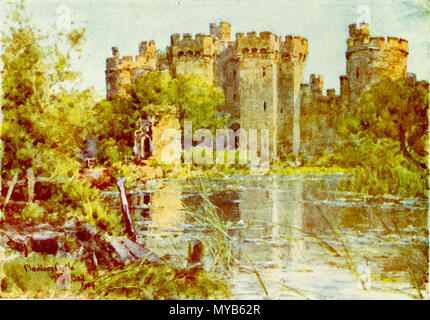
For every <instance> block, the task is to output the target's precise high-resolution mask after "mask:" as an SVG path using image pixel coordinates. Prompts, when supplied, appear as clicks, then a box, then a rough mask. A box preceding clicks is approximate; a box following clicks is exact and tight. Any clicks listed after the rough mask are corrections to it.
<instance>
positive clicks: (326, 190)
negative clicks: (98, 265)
mask: <svg viewBox="0 0 430 320" xmlns="http://www.w3.org/2000/svg"><path fill="white" fill-rule="evenodd" d="M344 179H347V176H344V175H340V174H339V175H290V176H236V177H231V178H224V179H213V178H205V179H198V178H195V179H169V180H158V181H152V182H151V181H150V182H148V183H147V184H146V185H145V186H142V187H141V188H137V189H135V190H133V191H132V192H131V196H130V199H129V201H130V207H131V208H132V212H133V214H134V216H135V220H136V229H137V233H138V241H140V242H142V243H145V244H146V246H147V248H148V249H150V250H152V251H153V252H155V253H157V254H158V255H160V256H163V255H166V254H168V255H169V256H170V263H171V264H172V265H176V266H180V267H184V266H185V259H184V257H186V255H187V246H188V243H189V241H191V240H193V239H199V240H201V241H203V243H204V244H205V246H206V254H205V257H204V259H203V263H204V266H205V268H206V269H208V270H210V269H213V270H216V271H217V272H220V273H223V274H224V275H225V278H226V279H227V280H228V282H229V283H230V284H231V291H232V294H233V295H234V298H237V299H265V298H267V297H266V294H265V290H264V288H263V287H265V289H266V290H267V295H268V298H270V299H414V298H417V295H418V293H417V291H416V289H415V287H414V286H413V284H412V283H411V281H413V279H415V280H414V281H417V279H419V277H420V268H422V267H423V268H426V267H427V259H428V256H427V257H426V256H425V252H424V251H423V250H422V248H423V247H424V248H425V244H426V243H428V232H427V221H428V215H427V211H428V204H427V202H426V201H420V200H410V199H409V200H405V199H398V198H393V197H387V198H383V197H378V198H374V197H369V196H364V195H359V194H352V193H345V192H339V191H338V188H337V185H338V184H339V183H341V182H342V180H344ZM196 185H198V186H204V189H201V188H197V189H196ZM107 195H108V198H111V199H112V200H113V203H114V205H118V204H119V203H118V201H119V200H117V199H116V197H115V195H114V194H109V193H108V194H107ZM208 201H209V203H212V204H214V205H215V206H216V207H217V208H218V209H217V210H218V214H219V217H220V220H221V221H222V224H223V227H224V229H225V230H226V232H227V234H228V239H227V238H226V242H227V246H228V247H229V248H230V254H231V256H230V258H225V261H227V262H228V265H224V266H223V265H221V266H220V265H218V266H214V258H213V257H217V253H216V252H214V250H215V251H216V250H217V249H219V247H217V244H216V243H215V242H216V241H218V240H219V239H218V240H216V239H215V238H214V236H213V234H211V232H210V231H209V230H208V228H207V227H205V226H204V225H202V224H201V223H199V222H196V220H195V219H192V216H191V217H190V215H189V212H197V211H199V210H203V212H204V210H206V209H207V208H206V207H204V205H205V204H207V203H208ZM427 248H428V247H427ZM211 251H212V254H210V252H211ZM223 254H225V253H223ZM219 255H221V253H219ZM217 259H218V261H222V259H221V258H220V257H219V256H218V257H217ZM366 263H367V266H368V270H369V272H370V280H369V288H368V289H367V290H364V289H363V288H362V287H360V285H359V284H358V282H357V276H359V275H360V272H363V271H362V270H363V266H366ZM255 271H256V272H257V274H258V276H259V277H260V279H261V282H262V283H263V284H264V285H262V284H261V283H260V281H259V280H258V277H257V275H256V272H255ZM355 271H357V273H355ZM425 292H426V291H425V290H422V294H423V295H425V294H426V293H425Z"/></svg>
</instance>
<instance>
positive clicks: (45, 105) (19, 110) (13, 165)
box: [1, 3, 123, 234]
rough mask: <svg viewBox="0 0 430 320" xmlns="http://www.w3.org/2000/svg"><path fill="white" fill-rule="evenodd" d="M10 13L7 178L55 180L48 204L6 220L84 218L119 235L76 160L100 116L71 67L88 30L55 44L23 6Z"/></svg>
mask: <svg viewBox="0 0 430 320" xmlns="http://www.w3.org/2000/svg"><path fill="white" fill-rule="evenodd" d="M5 9H7V10H9V11H10V14H9V17H11V18H10V20H8V21H6V28H5V29H4V32H3V34H2V36H3V38H2V49H3V54H2V57H1V58H2V60H3V63H4V69H3V70H2V97H1V99H2V112H3V115H4V121H3V125H2V131H1V138H2V140H3V142H4V156H3V159H2V168H1V169H2V177H5V178H6V179H10V177H11V175H12V172H14V171H15V170H18V171H19V172H20V173H21V177H23V175H24V173H25V171H26V169H28V168H30V167H33V168H34V171H35V175H36V176H37V177H40V176H42V177H46V178H50V181H51V182H50V187H49V189H50V191H49V193H50V196H51V197H50V198H49V199H47V200H44V201H41V202H40V204H39V205H31V206H29V207H26V208H25V209H24V210H23V211H22V212H17V210H16V208H11V209H9V210H6V212H5V216H6V217H7V218H10V219H20V220H24V221H28V222H33V223H56V224H62V223H64V221H65V220H67V219H68V218H70V217H79V218H80V219H82V220H84V221H88V222H89V223H91V224H93V225H94V226H97V227H99V228H101V229H103V230H106V231H108V232H110V233H114V234H121V233H122V232H123V227H122V225H121V223H120V222H121V216H120V215H118V214H117V213H115V212H112V211H110V210H109V209H107V208H106V207H105V205H104V204H103V203H102V202H100V200H99V198H100V194H99V191H98V190H96V189H94V188H91V186H90V183H89V182H85V181H82V180H79V176H80V173H79V169H80V166H81V165H80V163H79V162H78V161H77V153H78V151H79V149H80V148H81V147H82V146H83V141H84V139H85V138H86V137H87V136H88V134H90V133H93V132H92V131H91V130H90V129H91V128H92V125H91V121H93V120H92V119H93V118H94V115H95V112H96V109H95V108H93V107H92V106H93V104H94V100H95V94H94V92H93V91H92V90H89V89H86V90H80V89H77V88H76V85H77V83H78V80H79V76H80V75H79V74H78V73H76V72H74V71H73V70H72V68H71V65H70V56H71V55H72V54H73V53H74V52H75V51H77V50H79V46H80V45H81V44H82V42H83V41H84V39H85V30H84V29H75V30H72V31H71V32H70V33H69V34H67V35H64V34H59V35H58V38H56V35H50V34H44V33H42V32H41V31H39V30H37V29H36V28H35V27H34V26H33V25H32V22H31V19H30V18H29V17H28V16H26V14H25V11H24V5H23V4H22V3H17V4H15V6H13V5H12V6H11V7H7V8H5ZM61 39H64V40H61ZM62 41H63V42H64V43H62ZM51 42H54V44H52V45H51V44H50V43H51ZM60 47H64V48H65V49H63V50H60ZM63 51H66V52H63ZM110 123H115V121H112V122H110ZM108 143H109V140H108ZM107 152H109V156H110V157H111V158H114V155H115V154H117V153H118V151H117V150H116V149H115V146H113V145H112V144H111V145H110V148H107ZM117 159H119V156H118V155H117ZM23 178H24V177H23Z"/></svg>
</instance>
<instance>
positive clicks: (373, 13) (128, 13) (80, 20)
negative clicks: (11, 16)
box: [26, 0, 430, 96]
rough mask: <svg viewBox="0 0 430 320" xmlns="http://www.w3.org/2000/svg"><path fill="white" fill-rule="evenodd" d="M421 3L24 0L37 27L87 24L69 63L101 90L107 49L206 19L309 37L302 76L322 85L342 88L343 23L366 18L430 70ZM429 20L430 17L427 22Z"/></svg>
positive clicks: (414, 64) (197, 28)
mask: <svg viewBox="0 0 430 320" xmlns="http://www.w3.org/2000/svg"><path fill="white" fill-rule="evenodd" d="M419 1H429V0H416V1H415V0H369V1H367V0H128V1H127V0H68V1H65V0H26V7H27V11H28V12H29V13H30V14H31V15H32V16H33V21H34V22H35V23H36V24H37V25H38V26H40V27H41V28H42V29H45V30H51V31H56V29H57V30H58V28H67V25H68V22H67V21H71V23H72V25H71V26H72V27H84V28H86V39H87V40H86V42H85V44H84V45H83V47H82V49H83V50H82V52H80V53H79V57H80V58H79V57H78V56H75V57H74V59H73V66H74V68H75V69H76V70H78V71H81V72H82V73H83V74H82V76H83V83H84V85H85V86H89V87H94V88H95V89H96V91H97V92H98V93H99V94H100V95H101V96H104V95H105V75H104V71H105V64H106V58H107V57H110V56H111V47H112V46H116V47H118V48H119V52H120V55H121V56H123V55H133V56H135V55H136V54H137V50H138V43H139V42H140V41H142V40H155V43H156V46H157V49H162V50H164V49H165V47H166V46H167V45H168V44H169V42H170V35H171V34H173V33H180V34H183V33H192V34H195V33H209V23H211V22H216V23H219V22H220V21H228V22H230V23H231V24H232V39H233V40H234V39H235V33H236V32H245V33H246V32H250V31H257V32H260V31H266V30H267V31H271V32H274V33H276V34H279V35H281V36H285V35H287V34H294V35H300V36H304V37H306V38H307V39H308V41H309V56H308V61H307V64H306V68H305V75H304V79H303V81H304V82H308V81H309V75H310V74H312V73H316V74H321V75H322V76H323V77H324V80H325V88H326V89H328V88H335V89H336V92H339V76H340V75H343V74H345V72H346V65H345V50H346V39H347V37H348V25H349V24H351V23H356V22H357V21H358V20H360V19H365V20H366V21H368V22H370V28H371V35H372V36H395V37H401V38H405V39H407V40H408V41H409V51H410V54H409V58H408V72H413V73H416V74H417V78H418V79H426V80H429V75H430V63H429V62H430V54H429V50H430V49H429V44H430V42H429V35H430V21H429V19H430V15H428V16H427V18H426V17H425V16H424V15H420V14H419V13H420V11H418V13H417V11H415V12H414V11H411V8H417V4H419ZM426 19H427V20H426Z"/></svg>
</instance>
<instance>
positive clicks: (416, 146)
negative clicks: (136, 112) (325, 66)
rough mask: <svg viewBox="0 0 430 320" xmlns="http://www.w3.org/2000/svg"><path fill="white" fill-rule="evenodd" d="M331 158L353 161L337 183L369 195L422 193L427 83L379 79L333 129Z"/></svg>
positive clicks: (425, 183) (345, 163) (424, 184)
mask: <svg viewBox="0 0 430 320" xmlns="http://www.w3.org/2000/svg"><path fill="white" fill-rule="evenodd" d="M338 135H339V138H340V140H342V144H341V146H340V148H339V149H338V151H337V152H336V154H335V155H334V156H333V158H332V161H333V162H334V163H335V164H337V165H340V166H343V167H356V170H355V171H354V175H353V179H352V181H350V182H348V183H346V184H344V185H343V186H342V187H343V188H347V189H352V190H353V191H356V192H366V193H369V194H372V195H377V194H397V195H402V196H412V197H416V196H418V197H427V193H428V180H427V176H428V168H427V165H426V164H427V158H428V149H427V148H428V146H427V145H428V84H426V83H420V82H418V83H417V82H414V81H410V80H397V81H393V80H390V79H384V80H381V81H380V82H378V83H376V84H375V85H373V87H372V88H371V89H370V90H369V91H367V92H366V93H365V94H363V96H362V99H361V102H360V105H359V108H358V110H357V112H355V113H351V114H346V116H345V117H344V119H343V122H342V125H341V126H340V127H339V129H338Z"/></svg>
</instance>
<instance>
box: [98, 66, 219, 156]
mask: <svg viewBox="0 0 430 320" xmlns="http://www.w3.org/2000/svg"><path fill="white" fill-rule="evenodd" d="M223 103H224V95H223V92H222V91H221V90H220V89H218V88H216V87H214V86H212V85H208V84H207V83H206V82H205V81H204V80H202V79H199V78H196V77H194V76H193V75H189V74H187V75H180V76H178V77H177V78H175V79H173V78H172V77H171V76H170V75H169V74H168V73H167V72H158V71H157V72H150V73H147V74H143V75H141V76H140V77H139V78H138V79H137V80H136V82H135V83H134V84H132V85H130V86H129V88H128V93H127V94H126V95H125V96H122V97H117V98H115V99H113V100H111V101H108V100H104V101H102V102H100V103H98V104H97V105H96V106H95V110H96V114H97V116H96V117H95V121H94V123H93V128H94V134H95V135H96V136H98V138H99V141H100V143H99V155H98V158H99V160H100V161H101V162H107V163H108V164H112V163H114V162H116V161H118V160H119V159H129V158H130V157H131V156H132V152H133V149H132V148H133V143H134V136H133V134H134V131H135V130H136V129H137V128H138V122H139V119H140V118H141V117H142V115H148V116H151V117H152V118H153V120H154V123H155V124H156V123H158V121H159V120H160V119H162V118H163V117H164V116H165V115H167V114H173V115H175V116H176V117H177V118H178V119H179V121H180V123H181V125H183V121H184V120H188V121H192V124H193V130H197V129H199V128H207V129H211V130H215V129H216V128H221V127H223V126H224V125H225V124H226V121H227V119H226V118H225V117H223V116H221V115H220V114H219V112H218V109H219V108H220V107H221V106H222V105H223ZM106 124H109V125H106Z"/></svg>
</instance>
